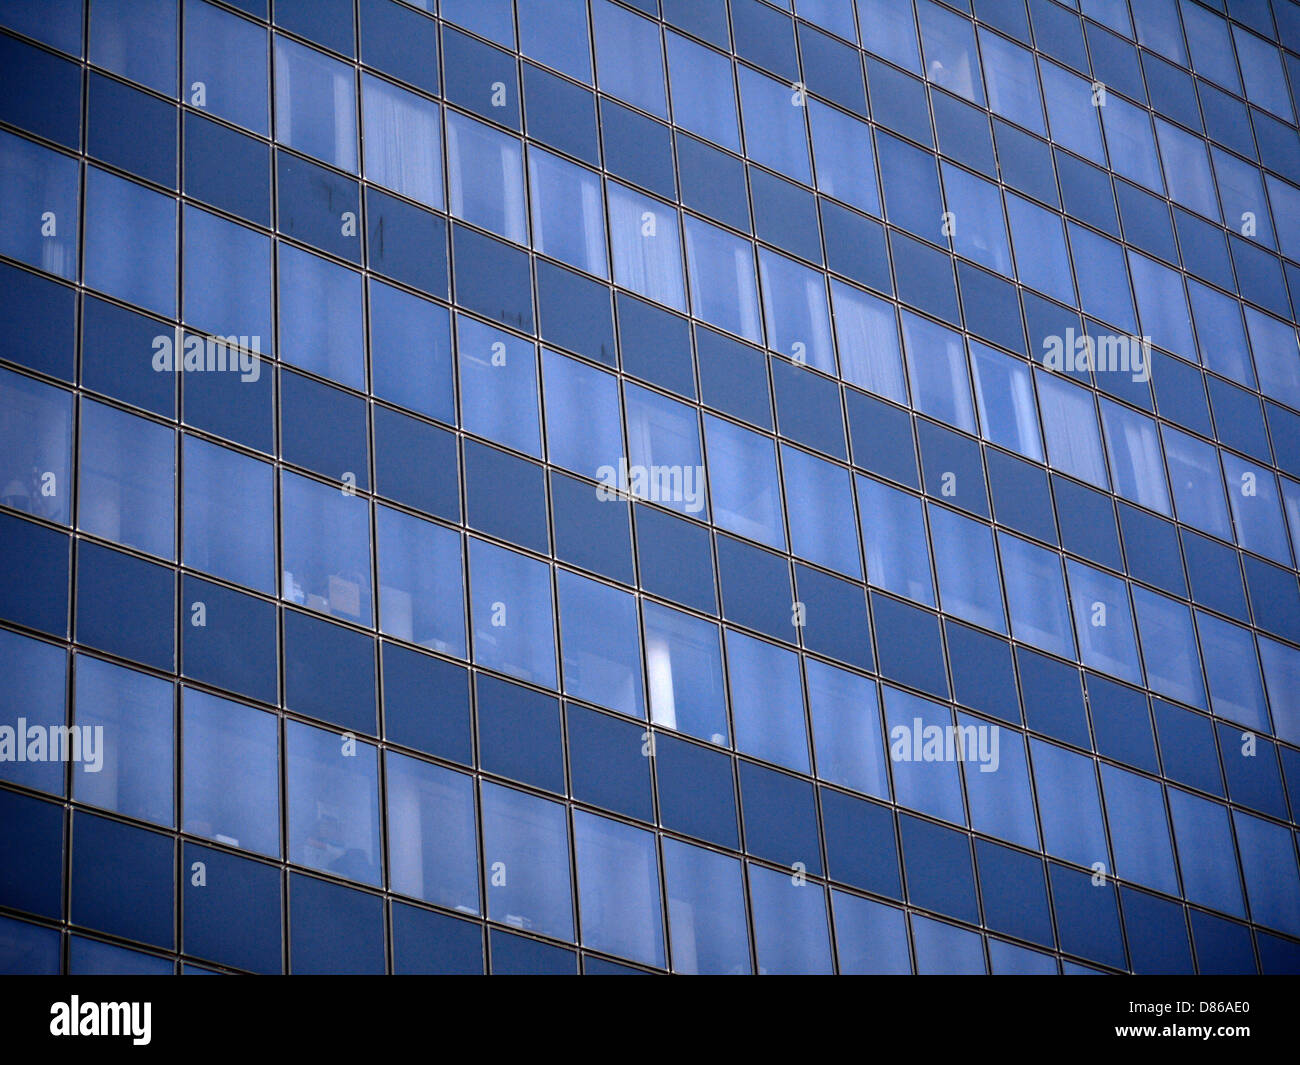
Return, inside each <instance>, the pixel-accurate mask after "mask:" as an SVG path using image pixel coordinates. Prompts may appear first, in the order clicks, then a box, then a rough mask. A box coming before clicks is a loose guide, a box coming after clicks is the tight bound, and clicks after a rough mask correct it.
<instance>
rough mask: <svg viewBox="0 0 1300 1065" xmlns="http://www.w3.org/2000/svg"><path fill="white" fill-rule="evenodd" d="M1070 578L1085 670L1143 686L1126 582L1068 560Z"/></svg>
mask: <svg viewBox="0 0 1300 1065" xmlns="http://www.w3.org/2000/svg"><path fill="white" fill-rule="evenodd" d="M1065 568H1066V571H1067V573H1068V575H1069V578H1070V602H1071V605H1072V606H1073V607H1074V629H1075V632H1077V633H1078V634H1079V655H1080V657H1081V658H1082V659H1083V664H1084V665H1085V666H1091V667H1092V668H1093V669H1099V670H1101V671H1102V672H1103V673H1110V674H1112V675H1113V676H1116V677H1122V678H1123V679H1124V680H1129V681H1133V682H1134V683H1136V684H1141V683H1142V668H1141V666H1140V665H1139V664H1138V652H1137V639H1136V637H1135V636H1134V633H1133V612H1132V611H1131V610H1130V609H1129V602H1128V589H1127V587H1126V585H1125V584H1124V582H1123V581H1121V580H1119V579H1118V578H1117V577H1112V576H1111V575H1110V574H1108V573H1103V572H1102V571H1101V570H1099V569H1094V568H1093V567H1092V566H1085V565H1084V564H1083V563H1082V562H1076V561H1075V560H1074V559H1072V558H1071V559H1066V562H1065Z"/></svg>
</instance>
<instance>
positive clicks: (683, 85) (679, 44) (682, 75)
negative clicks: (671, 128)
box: [668, 32, 740, 152]
mask: <svg viewBox="0 0 1300 1065" xmlns="http://www.w3.org/2000/svg"><path fill="white" fill-rule="evenodd" d="M668 75H669V80H670V82H671V85H672V102H673V121H674V122H676V124H677V125H679V126H681V127H682V128H683V129H688V130H690V131H691V132H692V133H698V134H699V135H700V136H701V137H704V138H705V139H706V140H709V141H712V142H713V143H714V144H719V145H721V146H722V147H724V148H730V149H731V150H732V151H735V152H738V151H740V127H739V125H738V123H737V122H736V90H735V84H734V82H733V81H732V74H731V61H730V60H729V59H728V58H727V57H726V56H724V55H720V54H719V53H717V52H715V51H713V50H712V49H709V48H705V47H703V46H702V45H698V44H696V43H695V42H694V41H691V40H689V39H688V38H686V37H682V36H680V35H678V34H676V33H671V32H670V33H669V34H668Z"/></svg>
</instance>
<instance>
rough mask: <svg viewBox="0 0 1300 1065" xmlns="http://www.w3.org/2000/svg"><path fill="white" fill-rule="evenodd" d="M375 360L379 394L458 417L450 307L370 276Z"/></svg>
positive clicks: (439, 416)
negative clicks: (413, 294)
mask: <svg viewBox="0 0 1300 1065" xmlns="http://www.w3.org/2000/svg"><path fill="white" fill-rule="evenodd" d="M370 363H371V371H370V372H371V377H372V384H373V387H374V391H375V395H376V396H379V397H380V398H383V399H387V400H390V401H391V402H393V403H397V404H400V405H401V406H403V407H407V408H409V409H411V410H414V411H418V412H419V413H421V414H427V415H428V416H429V417H431V418H437V419H438V420H439V421H443V422H446V423H447V424H448V425H450V424H452V423H454V422H455V420H456V415H455V409H456V401H455V395H454V390H453V386H452V367H451V320H450V316H449V315H448V313H447V311H446V309H445V308H443V307H441V306H439V305H438V304H436V303H433V302H432V301H430V300H422V299H420V298H419V297H418V296H412V295H410V294H409V293H407V292H403V291H401V290H400V289H397V288H394V287H393V286H392V285H385V284H381V283H380V282H378V281H371V283H370Z"/></svg>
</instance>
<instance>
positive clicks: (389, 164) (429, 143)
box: [348, 74, 442, 208]
mask: <svg viewBox="0 0 1300 1065" xmlns="http://www.w3.org/2000/svg"><path fill="white" fill-rule="evenodd" d="M361 86H362V96H361V107H362V121H363V124H364V128H365V133H366V138H365V139H366V146H365V153H366V170H365V175H366V178H367V180H369V181H374V182H376V183H378V184H380V185H383V186H384V187H385V188H390V189H392V190H393V191H394V192H400V193H401V194H402V195H403V196H409V197H410V198H411V199H413V200H418V201H419V202H420V203H425V204H428V205H429V206H430V207H437V208H441V207H442V123H441V121H440V120H439V108H438V105H437V104H435V103H433V102H432V101H430V100H426V99H424V97H422V96H416V95H415V93H413V92H407V91H406V90H405V89H399V88H398V87H397V86H396V85H393V84H391V83H389V82H387V81H384V80H382V79H380V78H376V77H374V76H372V75H370V74H365V75H362V78H361ZM348 91H349V92H351V89H349V90H348ZM353 169H354V170H355V169H356V168H355V167H353Z"/></svg>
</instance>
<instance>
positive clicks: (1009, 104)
mask: <svg viewBox="0 0 1300 1065" xmlns="http://www.w3.org/2000/svg"><path fill="white" fill-rule="evenodd" d="M979 42H980V52H981V54H982V55H983V56H984V80H985V82H986V84H987V86H988V91H989V109H990V110H991V111H993V113H994V114H997V115H1001V116H1002V117H1003V118H1009V119H1010V120H1011V121H1012V122H1016V123H1018V124H1020V125H1022V126H1024V127H1025V128H1026V129H1029V130H1032V131H1033V132H1034V133H1046V132H1047V130H1046V128H1045V127H1044V124H1043V105H1042V103H1041V99H1040V97H1039V95H1038V73H1037V71H1036V70H1035V67H1034V56H1033V53H1032V52H1030V51H1028V50H1027V49H1024V48H1021V47H1020V46H1019V45H1017V44H1012V43H1011V42H1010V41H1008V40H1007V39H1006V38H1005V37H1001V36H999V35H998V34H996V33H990V32H989V31H988V30H986V29H984V28H983V27H982V26H981V27H980V29H979Z"/></svg>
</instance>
